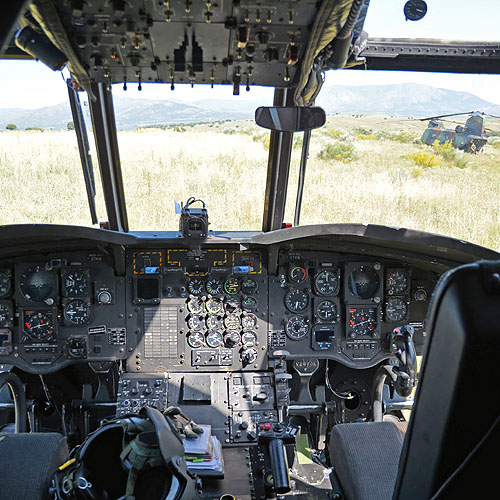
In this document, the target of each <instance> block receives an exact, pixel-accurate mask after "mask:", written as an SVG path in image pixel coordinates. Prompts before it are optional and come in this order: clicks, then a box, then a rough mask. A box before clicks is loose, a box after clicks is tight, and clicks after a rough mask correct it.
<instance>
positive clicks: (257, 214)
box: [0, 120, 500, 250]
mask: <svg viewBox="0 0 500 500" xmlns="http://www.w3.org/2000/svg"><path fill="white" fill-rule="evenodd" d="M228 128H229V129H230V130H232V131H234V132H231V133H224V130H226V129H228ZM356 128H357V129H360V128H361V126H360V124H359V120H358V121H356V123H353V124H352V125H351V126H350V125H349V123H348V122H346V121H344V122H343V123H342V124H341V126H338V127H337V126H336V124H335V123H329V128H328V129H326V130H327V132H328V133H324V132H323V131H318V132H313V134H312V140H311V147H310V154H309V162H308V166H307V171H306V184H305V191H304V199H303V203H302V217H301V223H302V224H318V223H334V222H357V223H373V224H387V225H393V226H401V227H408V228H412V229H420V230H424V231H430V232H435V233H440V234H445V235H449V236H453V237H456V238H460V239H464V240H468V241H472V242H475V243H478V244H481V245H484V246H487V247H490V248H494V249H497V250H500V211H499V210H498V205H499V200H500V172H499V169H498V167H497V165H498V163H499V160H500V149H498V148H495V147H493V146H491V147H490V146H486V148H485V153H484V154H482V155H475V156H471V155H467V161H465V162H464V163H463V164H459V162H455V161H451V157H452V156H454V155H453V153H448V152H445V151H443V152H438V151H433V149H432V148H430V147H429V146H425V145H419V144H413V143H406V142H399V141H394V140H387V138H385V137H378V135H377V132H378V131H377V129H376V127H375V126H374V124H373V123H370V126H369V127H367V129H369V130H370V135H371V132H372V131H373V135H375V136H376V139H375V140H364V139H357V138H356V135H355V134H356V132H354V129H356ZM401 132H405V131H404V130H402V131H401ZM410 132H411V134H412V136H415V135H418V134H415V131H414V130H411V131H409V132H408V133H410ZM262 133H263V131H262V130H261V129H257V128H255V127H254V126H252V125H249V124H248V122H246V123H243V124H241V123H240V125H239V126H238V127H236V126H235V124H231V123H229V124H221V125H215V126H206V125H205V126H201V125H200V126H195V127H189V128H187V129H185V130H184V131H183V132H182V133H181V132H179V131H175V130H174V129H167V130H158V129H148V130H141V131H137V132H120V133H119V145H120V155H121V162H122V168H123V177H124V181H125V196H126V200H127V207H128V216H129V221H130V227H131V229H132V230H162V229H176V228H177V225H178V216H177V215H176V214H175V211H174V200H178V201H185V200H187V198H188V197H190V196H195V197H197V198H201V199H203V200H204V201H205V202H206V203H207V207H208V209H209V214H210V220H211V223H212V225H211V228H212V229H214V230H228V229H233V230H250V229H253V230H255V229H257V230H259V229H260V227H261V221H262V211H263V206H264V191H265V184H266V172H267V154H268V151H267V142H266V141H265V136H264V135H261V134H262ZM357 133H358V134H359V130H358V131H357ZM397 133H398V131H395V134H397ZM382 135H384V134H382ZM405 137H406V136H405ZM343 141H344V142H346V143H349V144H352V145H353V148H354V151H355V153H356V156H355V157H354V158H353V159H352V161H351V162H349V163H344V162H343V161H342V159H341V158H339V159H335V158H333V159H332V158H328V157H325V156H324V155H323V159H322V155H320V153H321V151H325V150H327V149H328V146H329V145H331V144H333V143H336V144H338V143H342V142H343ZM330 149H331V146H330ZM92 153H93V159H94V164H95V173H96V183H97V208H98V214H99V219H100V220H105V219H106V214H105V209H104V201H103V195H102V190H101V188H100V181H99V169H98V166H97V160H96V156H95V152H94V151H93V152H92ZM424 153H427V154H429V155H432V154H439V157H440V158H443V161H442V162H441V164H440V165H435V166H432V168H421V167H418V166H416V164H415V161H414V160H412V157H418V156H419V155H420V156H422V155H423V154H424ZM412 155H413V156H412ZM446 155H449V156H450V159H447V158H445V156H446ZM299 160H300V140H297V141H295V147H294V152H293V154H292V164H291V171H290V177H289V185H288V203H287V207H286V217H285V219H286V221H292V220H293V211H294V204H295V193H296V189H297V178H298V169H299ZM0 175H1V180H2V189H1V191H0V223H1V224H11V223H68V224H77V225H90V216H89V210H88V206H87V198H86V194H85V186H84V182H83V176H82V173H81V166H80V160H79V155H78V150H77V146H76V139H75V136H74V133H73V132H44V133H40V132H35V131H33V132H26V131H13V132H1V133H0Z"/></svg>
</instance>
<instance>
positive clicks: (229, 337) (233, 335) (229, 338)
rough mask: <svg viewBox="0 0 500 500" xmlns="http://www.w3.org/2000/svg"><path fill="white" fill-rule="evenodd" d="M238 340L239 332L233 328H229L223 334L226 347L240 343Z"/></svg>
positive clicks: (239, 338)
mask: <svg viewBox="0 0 500 500" xmlns="http://www.w3.org/2000/svg"><path fill="white" fill-rule="evenodd" d="M240 340H241V337H240V334H239V333H238V332H237V331H235V330H231V331H229V332H227V333H226V335H224V343H225V344H226V345H227V346H228V347H235V346H237V345H238V344H239V343H240Z"/></svg>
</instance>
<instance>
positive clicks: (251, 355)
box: [241, 347, 259, 365]
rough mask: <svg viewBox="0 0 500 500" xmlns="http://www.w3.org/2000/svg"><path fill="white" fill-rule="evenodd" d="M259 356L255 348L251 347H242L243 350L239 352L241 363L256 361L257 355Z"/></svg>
mask: <svg viewBox="0 0 500 500" xmlns="http://www.w3.org/2000/svg"><path fill="white" fill-rule="evenodd" d="M258 356H259V354H258V352H257V350H256V349H254V348H253V347H250V348H249V349H244V350H243V352H242V353H241V360H242V361H243V363H245V364H246V365H248V364H250V363H254V362H255V361H257V357H258Z"/></svg>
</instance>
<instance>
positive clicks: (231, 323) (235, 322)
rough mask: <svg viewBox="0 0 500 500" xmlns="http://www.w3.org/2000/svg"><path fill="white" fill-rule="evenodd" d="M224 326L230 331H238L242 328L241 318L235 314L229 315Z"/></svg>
mask: <svg viewBox="0 0 500 500" xmlns="http://www.w3.org/2000/svg"><path fill="white" fill-rule="evenodd" d="M224 324H225V325H226V328H227V329H228V330H237V329H238V328H240V326H241V325H240V317H239V316H238V315H237V314H235V313H231V314H228V315H227V316H226V319H225V320H224Z"/></svg>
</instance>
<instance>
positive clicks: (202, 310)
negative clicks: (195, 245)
mask: <svg viewBox="0 0 500 500" xmlns="http://www.w3.org/2000/svg"><path fill="white" fill-rule="evenodd" d="M127 282H128V283H129V285H132V286H131V289H132V291H133V297H132V302H133V303H134V304H135V305H136V306H137V307H136V308H135V309H134V312H133V313H132V317H130V318H129V329H130V330H132V331H135V332H136V341H137V342H136V343H135V344H134V343H132V345H131V349H132V356H131V357H130V358H129V362H128V365H127V369H128V371H131V372H133V371H154V372H156V371H168V372H180V371H185V370H186V369H187V368H188V367H190V368H191V369H193V370H196V371H227V370H256V369H259V370H260V369H266V368H267V321H268V320H267V318H268V305H267V296H268V292H267V290H268V283H267V267H266V261H265V254H264V252H263V251H262V250H240V249H238V248H231V247H229V248H207V249H201V248H200V249H166V250H154V251H150V250H137V251H131V252H128V253H127ZM129 288H130V286H129ZM132 342H133V340H132Z"/></svg>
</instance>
